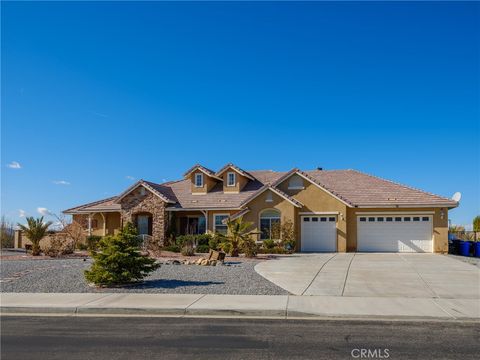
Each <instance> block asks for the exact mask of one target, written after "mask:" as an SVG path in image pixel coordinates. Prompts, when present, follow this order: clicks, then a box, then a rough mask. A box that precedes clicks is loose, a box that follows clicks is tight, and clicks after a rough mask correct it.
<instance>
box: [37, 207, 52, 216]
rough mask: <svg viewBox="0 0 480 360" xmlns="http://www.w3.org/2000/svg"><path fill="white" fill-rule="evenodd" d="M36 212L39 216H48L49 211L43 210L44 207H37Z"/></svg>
mask: <svg viewBox="0 0 480 360" xmlns="http://www.w3.org/2000/svg"><path fill="white" fill-rule="evenodd" d="M37 211H38V213H39V214H40V215H44V216H45V215H50V214H51V213H50V211H49V210H48V209H47V208H44V207H39V208H37Z"/></svg>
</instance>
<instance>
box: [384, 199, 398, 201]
mask: <svg viewBox="0 0 480 360" xmlns="http://www.w3.org/2000/svg"><path fill="white" fill-rule="evenodd" d="M387 200H388V201H396V200H398V199H397V198H388V199H387Z"/></svg>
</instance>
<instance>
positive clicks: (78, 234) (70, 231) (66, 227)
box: [51, 213, 86, 249]
mask: <svg viewBox="0 0 480 360" xmlns="http://www.w3.org/2000/svg"><path fill="white" fill-rule="evenodd" d="M51 216H53V217H54V218H55V219H56V220H57V222H58V226H59V229H58V231H59V232H63V233H65V234H66V235H67V236H68V237H69V238H70V239H71V241H72V243H73V246H74V249H76V248H77V244H78V243H80V242H84V241H85V238H86V235H85V230H84V228H83V226H82V225H81V224H80V223H79V222H77V221H73V220H72V221H68V219H67V217H66V216H65V215H63V214H62V215H57V214H53V213H52V214H51Z"/></svg>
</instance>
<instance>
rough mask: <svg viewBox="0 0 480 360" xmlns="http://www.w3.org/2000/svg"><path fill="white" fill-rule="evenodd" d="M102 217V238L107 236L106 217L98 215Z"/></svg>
mask: <svg viewBox="0 0 480 360" xmlns="http://www.w3.org/2000/svg"><path fill="white" fill-rule="evenodd" d="M100 215H102V219H103V236H105V235H107V217H106V216H105V214H104V213H100Z"/></svg>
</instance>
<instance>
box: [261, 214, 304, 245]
mask: <svg viewBox="0 0 480 360" xmlns="http://www.w3.org/2000/svg"><path fill="white" fill-rule="evenodd" d="M272 210H273V211H275V212H277V213H278V216H265V217H262V214H263V213H265V212H267V211H272ZM262 220H268V225H269V236H268V237H266V238H264V237H263V231H262ZM272 220H278V223H279V224H281V222H282V213H281V211H280V210H277V209H264V210H262V212H261V213H260V215H259V217H258V227H259V230H260V236H259V239H260V241H264V240H269V239H271V240H280V239H272ZM308 221H310V219H309V220H308Z"/></svg>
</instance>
